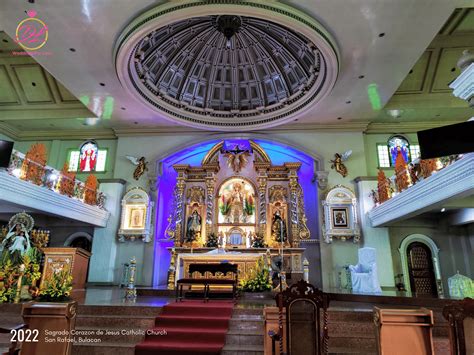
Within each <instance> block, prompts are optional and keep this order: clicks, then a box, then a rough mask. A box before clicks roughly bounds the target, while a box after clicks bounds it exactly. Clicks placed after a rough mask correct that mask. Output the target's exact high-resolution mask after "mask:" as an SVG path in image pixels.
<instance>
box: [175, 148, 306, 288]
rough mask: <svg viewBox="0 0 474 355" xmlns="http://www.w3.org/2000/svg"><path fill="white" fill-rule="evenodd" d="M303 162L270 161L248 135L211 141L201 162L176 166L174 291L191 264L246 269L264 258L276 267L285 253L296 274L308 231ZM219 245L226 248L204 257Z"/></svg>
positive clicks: (300, 269)
mask: <svg viewBox="0 0 474 355" xmlns="http://www.w3.org/2000/svg"><path fill="white" fill-rule="evenodd" d="M300 167H301V163H300V162H285V163H284V164H282V165H273V164H272V162H271V161H270V158H269V157H268V155H267V154H266V152H265V151H264V150H263V149H262V148H261V147H260V146H259V145H258V144H257V143H255V142H253V141H251V140H231V141H222V142H220V143H218V144H216V145H215V146H214V147H213V148H211V150H210V151H209V152H208V153H207V155H206V156H205V157H204V159H203V160H202V162H201V165H200V166H190V165H183V164H178V165H174V166H173V168H174V169H175V171H176V173H177V178H176V185H175V188H174V199H173V205H172V213H171V215H170V217H169V219H168V221H169V225H168V227H167V229H166V236H167V237H168V238H170V239H172V240H173V241H174V247H173V248H169V250H170V252H171V253H172V257H171V263H170V268H169V272H168V287H169V288H174V284H175V281H176V280H177V278H179V277H182V276H184V274H185V273H186V270H187V267H189V264H191V263H193V262H194V263H197V262H199V263H202V262H222V260H225V261H228V262H233V263H237V264H238V265H239V272H240V273H244V274H245V273H246V272H247V271H248V270H250V268H251V267H254V266H255V263H256V261H257V259H258V258H259V257H261V256H263V255H266V256H267V257H268V258H267V259H268V264H269V265H272V264H273V265H275V264H277V265H280V264H281V253H282V250H283V254H284V257H283V268H284V269H285V271H286V272H287V273H288V274H289V275H291V276H290V277H291V278H293V277H295V278H297V279H298V278H301V277H302V275H303V265H302V262H303V253H304V251H305V249H303V248H299V246H300V241H301V240H304V239H309V237H310V232H309V229H308V227H307V226H306V215H305V209H304V199H303V190H302V188H301V185H300V183H299V181H298V171H299V169H300ZM216 248H220V249H221V250H225V251H227V253H226V254H222V255H223V256H219V254H207V253H208V252H209V251H211V250H213V249H216ZM232 252H236V253H232ZM277 258H279V259H278V260H277ZM183 270H184V271H183Z"/></svg>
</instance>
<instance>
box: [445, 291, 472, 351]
mask: <svg viewBox="0 0 474 355" xmlns="http://www.w3.org/2000/svg"><path fill="white" fill-rule="evenodd" d="M443 316H444V318H446V320H447V321H448V324H449V340H450V342H451V354H452V355H466V354H469V355H470V354H474V299H472V298H465V299H464V300H462V301H457V302H453V303H452V304H449V305H447V306H445V307H444V308H443Z"/></svg>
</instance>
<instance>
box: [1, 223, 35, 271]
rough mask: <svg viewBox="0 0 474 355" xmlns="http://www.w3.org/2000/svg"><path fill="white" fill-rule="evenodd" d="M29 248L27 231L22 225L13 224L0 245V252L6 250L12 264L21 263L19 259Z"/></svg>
mask: <svg viewBox="0 0 474 355" xmlns="http://www.w3.org/2000/svg"><path fill="white" fill-rule="evenodd" d="M30 248H31V243H30V236H29V235H28V230H27V229H26V227H25V226H24V225H23V224H19V223H17V224H15V226H13V227H12V228H11V229H10V231H9V232H8V233H7V235H6V237H5V239H4V240H3V242H2V244H0V252H3V250H4V249H8V251H9V253H10V254H11V255H12V260H13V262H14V263H16V262H21V257H22V256H23V255H24V254H25V253H26V252H27V251H28V250H29V249H30Z"/></svg>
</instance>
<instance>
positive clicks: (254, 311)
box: [232, 305, 263, 317]
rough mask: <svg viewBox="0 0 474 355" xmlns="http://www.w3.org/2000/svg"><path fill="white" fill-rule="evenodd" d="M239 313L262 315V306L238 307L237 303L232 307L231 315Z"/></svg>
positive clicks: (238, 314)
mask: <svg viewBox="0 0 474 355" xmlns="http://www.w3.org/2000/svg"><path fill="white" fill-rule="evenodd" d="M240 315H260V316H263V308H262V307H239V306H238V305H237V306H236V307H234V310H233V312H232V316H233V317H234V316H240Z"/></svg>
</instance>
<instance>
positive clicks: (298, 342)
mask: <svg viewBox="0 0 474 355" xmlns="http://www.w3.org/2000/svg"><path fill="white" fill-rule="evenodd" d="M275 299H276V301H277V305H278V307H279V309H280V321H279V322H280V324H279V329H280V331H279V333H278V334H269V335H270V336H271V337H272V341H273V345H272V348H273V353H275V343H276V342H279V346H280V353H283V349H284V347H283V342H284V341H285V338H286V349H287V354H288V355H322V354H327V353H328V339H329V336H328V325H327V322H328V313H327V309H328V307H329V295H327V294H325V293H324V292H322V291H321V290H319V289H317V288H316V287H314V286H313V285H311V284H309V283H307V282H306V281H304V280H300V281H298V282H297V283H295V284H293V285H291V286H290V287H289V288H287V289H286V290H285V291H283V292H280V293H278V294H277V295H276V297H275ZM282 312H285V313H286V320H285V322H286V334H284V335H283V324H281V323H282V318H283V317H282Z"/></svg>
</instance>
